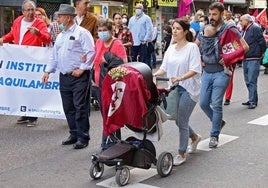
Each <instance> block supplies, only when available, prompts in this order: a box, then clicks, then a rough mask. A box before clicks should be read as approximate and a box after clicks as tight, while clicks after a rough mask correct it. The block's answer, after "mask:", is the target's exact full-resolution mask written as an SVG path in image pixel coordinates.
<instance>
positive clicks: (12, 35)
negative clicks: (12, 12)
mask: <svg viewBox="0 0 268 188" xmlns="http://www.w3.org/2000/svg"><path fill="white" fill-rule="evenodd" d="M23 18H24V16H19V17H18V18H16V19H15V20H14V22H13V25H12V30H11V31H10V32H9V33H8V34H6V35H4V36H3V40H4V42H5V43H6V42H14V44H19V41H20V28H21V21H22V19H23ZM32 27H36V28H37V29H38V30H39V31H40V34H39V35H33V34H32V33H31V32H30V31H27V32H26V33H25V35H24V36H23V39H22V42H21V45H28V46H44V45H45V44H50V41H51V38H50V34H49V32H48V30H47V26H46V24H45V22H44V21H43V20H41V19H39V18H36V19H35V21H34V22H33V25H32Z"/></svg>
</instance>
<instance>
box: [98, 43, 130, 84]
mask: <svg viewBox="0 0 268 188" xmlns="http://www.w3.org/2000/svg"><path fill="white" fill-rule="evenodd" d="M109 48H110V47H107V48H106V47H105V46H104V43H103V41H102V40H101V39H98V40H97V42H96V45H95V51H96V54H95V59H94V75H95V78H94V79H95V83H96V85H97V86H98V87H99V80H100V64H101V63H102V62H103V55H104V53H105V52H107V51H109ZM110 52H112V53H113V54H114V55H116V56H117V57H120V58H122V59H125V58H126V57H127V54H126V51H125V48H124V46H123V44H122V42H121V41H120V40H117V39H115V40H114V42H113V44H112V47H111V49H110Z"/></svg>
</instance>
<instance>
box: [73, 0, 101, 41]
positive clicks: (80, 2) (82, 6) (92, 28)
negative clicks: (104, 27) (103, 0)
mask: <svg viewBox="0 0 268 188" xmlns="http://www.w3.org/2000/svg"><path fill="white" fill-rule="evenodd" d="M73 3H74V7H75V11H76V14H77V16H76V17H75V20H76V24H77V25H79V26H81V27H83V28H85V29H87V30H88V31H89V32H90V33H91V35H92V36H93V39H94V42H95V43H96V41H97V39H98V33H97V22H98V18H97V17H96V16H95V15H94V14H93V13H91V12H89V8H90V0H73Z"/></svg>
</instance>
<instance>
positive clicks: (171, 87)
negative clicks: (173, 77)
mask: <svg viewBox="0 0 268 188" xmlns="http://www.w3.org/2000/svg"><path fill="white" fill-rule="evenodd" d="M178 86H179V81H176V82H174V83H173V84H172V85H171V86H170V88H169V89H170V90H174V89H175V88H176V87H178Z"/></svg>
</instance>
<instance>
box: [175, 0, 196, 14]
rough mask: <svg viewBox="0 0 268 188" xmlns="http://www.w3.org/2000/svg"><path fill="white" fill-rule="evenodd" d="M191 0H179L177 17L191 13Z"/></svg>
mask: <svg viewBox="0 0 268 188" xmlns="http://www.w3.org/2000/svg"><path fill="white" fill-rule="evenodd" d="M192 2H193V0H180V6H179V7H178V18H181V17H183V16H185V15H186V14H189V13H191V4H192Z"/></svg>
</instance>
